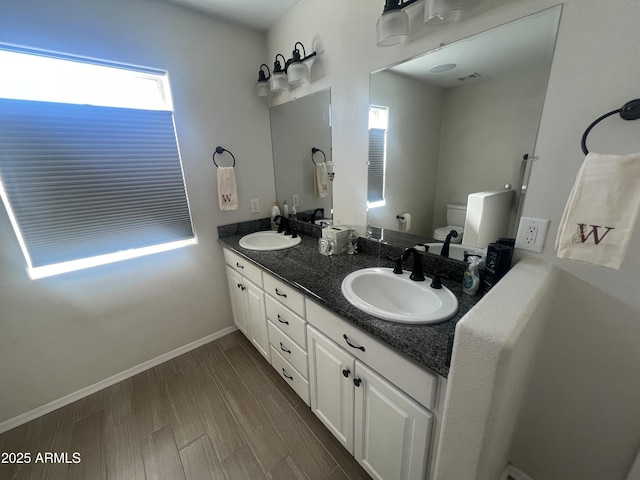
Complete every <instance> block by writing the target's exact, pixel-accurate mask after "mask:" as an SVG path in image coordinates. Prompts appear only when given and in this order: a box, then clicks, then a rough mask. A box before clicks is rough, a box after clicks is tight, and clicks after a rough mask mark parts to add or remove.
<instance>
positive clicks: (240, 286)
mask: <svg viewBox="0 0 640 480" xmlns="http://www.w3.org/2000/svg"><path fill="white" fill-rule="evenodd" d="M238 288H239V289H240V290H242V291H243V292H244V291H245V290H246V289H247V287H245V286H244V285H242V284H241V283H239V284H238Z"/></svg>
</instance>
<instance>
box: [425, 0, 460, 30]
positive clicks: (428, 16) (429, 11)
mask: <svg viewBox="0 0 640 480" xmlns="http://www.w3.org/2000/svg"><path fill="white" fill-rule="evenodd" d="M464 2H465V0H426V3H425V5H424V23H425V24H426V25H429V26H434V27H435V26H438V25H444V24H446V23H451V22H457V21H458V20H460V19H461V18H462V14H463V13H464Z"/></svg>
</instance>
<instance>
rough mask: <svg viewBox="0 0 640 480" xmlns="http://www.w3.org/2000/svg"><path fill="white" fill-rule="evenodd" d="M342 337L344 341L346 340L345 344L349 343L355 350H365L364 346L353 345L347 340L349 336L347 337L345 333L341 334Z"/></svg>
mask: <svg viewBox="0 0 640 480" xmlns="http://www.w3.org/2000/svg"><path fill="white" fill-rule="evenodd" d="M342 338H344V341H345V342H347V345H349V346H350V347H351V348H355V349H356V350H362V351H363V352H364V351H365V350H364V347H363V346H362V345H360V346H358V345H354V344H353V343H351V342H350V341H349V337H347V335H346V334H344V335H342Z"/></svg>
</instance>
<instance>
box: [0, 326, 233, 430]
mask: <svg viewBox="0 0 640 480" xmlns="http://www.w3.org/2000/svg"><path fill="white" fill-rule="evenodd" d="M237 329H238V327H236V326H235V325H233V326H231V327H227V328H224V329H222V330H220V331H219V332H216V333H212V334H211V335H207V336H206V337H203V338H201V339H199V340H196V341H195V342H191V343H188V344H187V345H183V346H182V347H178V348H176V349H175V350H171V351H170V352H167V353H163V354H162V355H160V356H158V357H156V358H152V359H151V360H147V361H146V362H143V363H141V364H139V365H136V366H135V367H131V368H129V369H127V370H125V371H123V372H120V373H116V374H115V375H112V376H111V377H109V378H105V379H104V380H100V381H99V382H97V383H94V384H93V385H89V386H88V387H85V388H81V389H80V390H78V391H76V392H73V393H70V394H69V395H65V396H64V397H62V398H59V399H57V400H54V401H53V402H49V403H47V404H45V405H42V406H40V407H37V408H34V409H33V410H30V411H28V412H25V413H22V414H20V415H18V416H17V417H13V418H10V419H9V420H5V421H4V422H2V423H0V433H4V432H6V431H8V430H11V429H12V428H15V427H18V426H20V425H22V424H24V423H27V422H30V421H31V420H35V419H36V418H38V417H41V416H42V415H46V414H47V413H51V412H53V411H54V410H57V409H58V408H61V407H64V406H66V405H69V404H70V403H73V402H75V401H77V400H80V399H81V398H84V397H86V396H89V395H91V394H92V393H96V392H98V391H100V390H102V389H104V388H107V387H110V386H111V385H115V384H116V383H118V382H121V381H122V380H126V379H127V378H130V377H133V376H134V375H137V374H138V373H141V372H144V371H145V370H149V369H150V368H153V367H155V366H156V365H160V364H161V363H164V362H166V361H167V360H171V359H172V358H175V357H179V356H180V355H182V354H184V353H187V352H190V351H191V350H195V349H196V348H198V347H201V346H202V345H205V344H206V343H209V342H213V341H214V340H217V339H218V338H221V337H224V336H225V335H228V334H230V333H232V332H234V331H236V330H237Z"/></svg>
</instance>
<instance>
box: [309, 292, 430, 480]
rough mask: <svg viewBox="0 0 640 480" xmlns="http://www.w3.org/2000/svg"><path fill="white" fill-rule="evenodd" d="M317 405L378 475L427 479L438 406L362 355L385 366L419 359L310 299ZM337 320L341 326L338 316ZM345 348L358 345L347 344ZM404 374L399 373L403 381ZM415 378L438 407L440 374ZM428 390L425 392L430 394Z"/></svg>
mask: <svg viewBox="0 0 640 480" xmlns="http://www.w3.org/2000/svg"><path fill="white" fill-rule="evenodd" d="M307 319H308V321H309V325H308V327H307V339H308V344H309V384H310V396H311V402H310V403H311V410H312V411H313V412H314V413H315V414H316V415H317V416H318V418H319V419H320V420H321V421H322V422H323V423H324V424H325V426H326V427H327V428H328V429H329V430H330V431H331V432H332V433H333V434H334V435H335V436H336V438H337V439H338V440H339V441H340V442H341V443H342V444H343V445H344V447H345V448H346V449H347V450H348V451H349V452H350V453H352V454H353V456H354V457H355V459H356V460H357V461H358V462H359V463H360V464H361V465H362V467H363V468H364V469H365V470H366V471H367V472H368V473H369V475H371V476H372V477H373V478H375V479H378V480H391V479H394V480H395V479H397V480H423V479H425V478H426V475H427V466H428V462H429V458H430V443H431V431H432V427H433V417H434V415H433V413H432V412H431V411H430V410H429V409H428V408H427V405H424V404H421V403H419V402H418V401H416V400H415V399H414V398H412V397H411V396H410V395H408V394H407V393H406V391H403V389H401V388H398V386H397V385H396V384H394V383H391V382H390V381H389V380H387V379H386V378H384V377H383V376H381V375H380V374H379V373H377V372H376V371H375V370H374V369H373V368H372V366H371V365H369V364H367V363H365V362H364V361H363V360H362V359H361V356H368V358H370V359H371V360H373V362H372V363H376V364H377V365H378V366H381V365H384V364H386V365H389V366H390V367H391V369H398V372H399V371H400V370H402V369H403V368H404V367H408V366H410V368H411V369H412V368H413V367H414V365H412V364H411V362H410V361H409V360H407V359H404V358H402V357H401V356H399V355H398V354H396V353H395V352H393V351H391V350H390V349H388V348H387V347H384V346H382V345H380V344H379V342H378V341H377V340H374V339H373V338H371V337H369V336H368V335H365V334H363V333H362V332H359V331H357V330H356V331H352V330H351V328H352V327H351V326H350V325H348V324H347V323H346V322H344V321H343V320H341V319H340V318H339V317H337V316H335V315H334V314H333V313H331V312H328V311H327V310H324V309H323V308H322V307H319V306H317V305H316V304H314V303H313V302H309V301H307ZM338 320H339V321H340V322H341V323H342V325H338V329H336V328H335V327H336V324H335V323H336V321H338ZM343 344H344V345H345V347H346V348H349V349H350V350H353V351H354V352H355V353H354V354H352V353H351V351H347V350H346V348H343V346H342V345H343ZM403 377H406V375H405V376H403V375H394V376H390V377H388V378H392V379H393V381H394V382H395V381H396V378H400V382H401V383H404V382H405V379H403ZM410 381H411V382H424V381H426V383H427V385H428V388H430V389H432V391H430V392H426V391H425V390H424V388H422V387H423V386H424V385H421V386H420V388H417V389H414V391H415V392H419V393H421V394H422V398H423V400H426V401H427V403H429V405H428V406H431V405H432V403H433V401H434V394H435V387H436V384H437V383H436V381H437V378H436V376H435V375H432V374H430V373H429V372H427V371H424V370H422V371H421V372H420V373H419V376H418V377H411V378H410ZM424 394H426V395H424Z"/></svg>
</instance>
